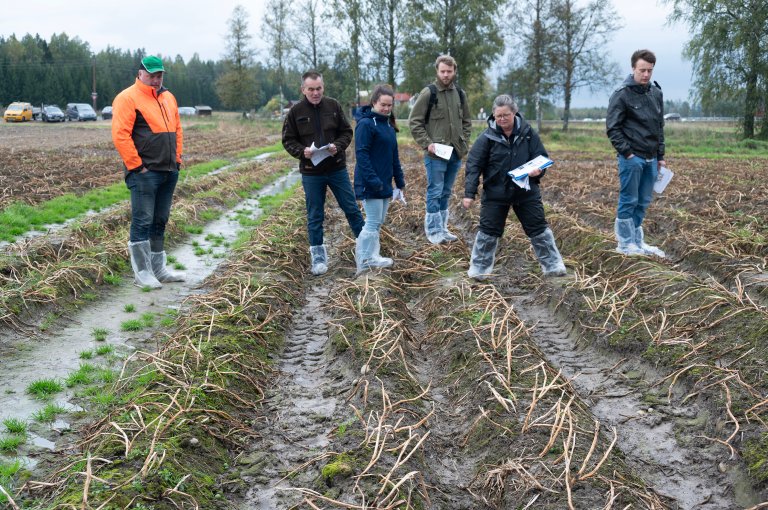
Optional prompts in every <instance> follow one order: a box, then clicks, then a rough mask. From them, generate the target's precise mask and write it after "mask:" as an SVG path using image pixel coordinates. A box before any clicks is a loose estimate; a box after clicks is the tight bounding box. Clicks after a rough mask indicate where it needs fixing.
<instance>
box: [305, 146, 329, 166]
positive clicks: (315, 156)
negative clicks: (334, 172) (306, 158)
mask: <svg viewBox="0 0 768 510" xmlns="http://www.w3.org/2000/svg"><path fill="white" fill-rule="evenodd" d="M330 145H331V144H326V145H323V146H322V147H315V142H312V145H311V146H310V147H309V149H310V150H311V151H312V158H311V159H312V164H313V165H315V166H317V165H319V164H320V162H321V161H323V160H324V159H325V158H330V157H331V153H330V152H329V151H328V147H329V146H330Z"/></svg>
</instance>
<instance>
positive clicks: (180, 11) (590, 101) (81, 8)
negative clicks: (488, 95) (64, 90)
mask: <svg viewBox="0 0 768 510" xmlns="http://www.w3.org/2000/svg"><path fill="white" fill-rule="evenodd" d="M296 3H298V2H296ZM238 4H241V5H243V6H244V7H245V8H246V10H248V12H249V13H250V16H251V21H250V28H251V30H252V33H253V35H254V39H253V40H254V43H255V45H256V46H257V47H259V48H262V52H261V54H260V55H259V57H260V58H261V59H262V60H264V59H265V57H266V54H265V53H266V52H265V51H264V50H263V48H266V46H267V44H266V43H265V42H264V41H263V40H262V39H261V38H260V36H259V33H260V27H261V17H262V16H263V12H264V5H265V4H266V0H240V1H238V0H217V1H216V2H211V1H208V0H184V1H179V0H162V1H160V2H150V3H143V2H139V3H137V2H128V1H125V0H122V1H119V2H118V1H115V0H102V1H99V2H96V1H93V0H66V1H64V0H26V1H18V0H17V1H6V2H3V8H2V13H1V14H0V35H2V36H3V37H8V36H9V35H11V34H14V33H15V34H16V36H17V37H21V36H23V35H24V34H26V33H31V34H33V35H34V34H39V35H40V36H41V37H43V38H44V39H46V40H49V39H50V37H51V35H52V34H54V33H61V32H66V33H67V35H69V36H70V37H75V36H77V37H79V38H80V39H81V40H82V41H85V42H88V43H89V44H90V47H91V50H93V51H95V52H98V51H100V50H103V49H104V48H106V47H107V46H112V47H115V48H120V49H130V50H135V49H138V48H144V49H146V50H147V52H149V53H152V54H163V55H166V56H171V57H175V56H176V55H181V56H182V57H183V58H184V60H185V61H188V60H189V59H190V58H191V57H192V55H194V54H195V53H197V54H199V55H200V58H202V59H203V60H218V59H220V58H221V57H222V55H223V53H224V36H225V35H226V32H227V20H228V19H229V18H230V16H231V15H232V10H233V9H234V8H235V6H236V5H238ZM613 4H614V6H615V7H616V10H617V11H618V13H619V16H620V17H621V18H622V24H623V26H624V28H622V29H621V30H619V31H617V32H616V35H615V37H614V39H613V42H612V43H611V45H610V52H611V58H612V60H614V61H616V62H618V63H619V64H620V66H621V70H622V75H623V76H617V77H616V82H617V86H618V84H619V83H620V82H621V81H622V79H623V77H624V76H626V75H627V74H629V73H630V71H631V67H630V63H629V57H630V55H631V54H632V52H633V51H634V50H636V49H639V48H646V47H647V48H649V49H651V50H653V51H654V52H655V53H656V56H657V59H658V60H657V63H656V69H655V71H654V76H653V77H654V79H655V80H657V81H658V82H659V84H660V85H661V86H662V89H663V91H664V97H665V99H688V92H689V88H690V83H691V65H690V63H689V62H685V61H683V59H682V55H681V54H682V50H683V45H684V44H685V42H686V40H687V37H688V32H687V27H685V26H684V25H675V26H667V25H666V19H667V15H668V13H669V11H670V10H671V8H670V7H669V6H659V5H658V4H657V3H656V0H613ZM329 92H330V93H331V95H332V94H333V91H329ZM608 94H609V91H605V92H601V93H599V94H596V95H595V96H593V97H592V96H589V95H588V93H586V92H581V93H578V94H577V96H576V97H575V98H574V100H573V104H572V106H573V107H586V106H605V105H607V104H608V98H607V97H608Z"/></svg>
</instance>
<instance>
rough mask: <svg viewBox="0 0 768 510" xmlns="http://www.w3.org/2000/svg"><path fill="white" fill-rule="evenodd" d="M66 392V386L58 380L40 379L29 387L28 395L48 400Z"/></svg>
mask: <svg viewBox="0 0 768 510" xmlns="http://www.w3.org/2000/svg"><path fill="white" fill-rule="evenodd" d="M63 390H64V386H63V385H62V384H61V383H60V382H59V381H57V380H56V379H38V380H37V381H32V382H31V383H30V384H29V386H27V393H29V394H30V395H33V396H34V397H35V398H39V399H46V398H50V397H51V396H52V395H54V394H56V393H59V392H61V391H63Z"/></svg>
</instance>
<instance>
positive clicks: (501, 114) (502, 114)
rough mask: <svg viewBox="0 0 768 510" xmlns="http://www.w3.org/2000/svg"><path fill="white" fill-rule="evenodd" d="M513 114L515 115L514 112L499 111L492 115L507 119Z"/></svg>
mask: <svg viewBox="0 0 768 510" xmlns="http://www.w3.org/2000/svg"><path fill="white" fill-rule="evenodd" d="M514 116H515V114H514V113H500V114H498V115H494V117H496V118H497V119H508V118H510V117H514Z"/></svg>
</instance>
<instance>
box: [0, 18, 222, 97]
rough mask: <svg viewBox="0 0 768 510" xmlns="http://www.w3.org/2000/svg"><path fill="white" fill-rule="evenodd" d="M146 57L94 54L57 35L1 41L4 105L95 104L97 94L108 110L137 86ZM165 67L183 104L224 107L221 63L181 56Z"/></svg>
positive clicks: (125, 53) (80, 43) (141, 53)
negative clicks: (130, 87) (219, 91)
mask: <svg viewBox="0 0 768 510" xmlns="http://www.w3.org/2000/svg"><path fill="white" fill-rule="evenodd" d="M144 56H146V51H144V50H143V49H139V50H135V51H129V50H120V49H116V48H111V47H108V48H106V49H105V50H102V51H100V52H98V53H94V52H92V51H91V49H90V46H89V45H88V43H87V42H83V41H81V40H80V39H79V38H77V37H74V38H70V37H69V36H68V35H67V34H65V33H62V34H54V35H53V36H52V37H51V40H50V41H46V40H44V39H42V38H40V36H37V35H36V36H32V35H29V34H28V35H25V36H24V37H22V38H21V39H17V38H16V37H15V36H13V35H11V36H9V37H8V38H2V37H0V104H3V105H5V104H8V103H9V102H11V101H29V102H32V103H34V104H40V103H46V104H58V105H59V106H63V105H65V104H66V103H72V102H76V103H91V93H92V92H93V91H96V92H97V94H98V97H97V108H102V107H104V106H106V105H109V104H112V100H113V99H114V97H115V95H117V93H118V92H120V91H121V90H122V89H124V88H125V87H126V86H128V85H130V84H131V83H133V80H134V79H135V77H136V71H137V69H138V68H139V63H140V62H141V59H142V58H143V57H144ZM165 66H166V69H167V70H168V80H167V81H168V84H169V86H172V87H173V92H174V94H175V95H176V97H177V98H178V100H179V103H180V104H183V105H198V104H208V105H211V106H213V107H219V106H220V105H221V101H220V100H219V97H218V95H217V94H216V91H215V87H214V84H215V83H216V80H217V78H218V76H219V75H220V74H221V68H222V64H221V63H215V62H213V61H202V60H200V58H199V57H198V56H197V55H195V56H193V57H192V58H191V59H190V60H189V62H186V63H185V62H184V59H182V58H181V57H180V56H177V57H176V58H175V59H165Z"/></svg>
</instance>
